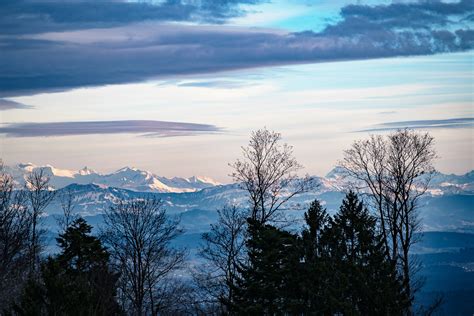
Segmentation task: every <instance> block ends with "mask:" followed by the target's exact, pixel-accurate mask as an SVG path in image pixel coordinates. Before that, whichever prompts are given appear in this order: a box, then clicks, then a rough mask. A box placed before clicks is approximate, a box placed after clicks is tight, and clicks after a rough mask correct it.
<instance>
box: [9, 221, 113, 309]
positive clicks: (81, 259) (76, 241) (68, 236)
mask: <svg viewBox="0 0 474 316" xmlns="http://www.w3.org/2000/svg"><path fill="white" fill-rule="evenodd" d="M91 229H92V227H91V226H90V225H88V224H87V223H86V221H85V220H84V219H82V218H79V219H77V220H75V221H74V222H73V223H72V224H71V225H70V226H69V227H68V228H67V229H66V231H65V232H64V233H63V234H61V235H59V238H57V239H56V240H57V242H58V245H59V247H60V248H61V253H60V254H59V255H57V256H56V257H54V258H53V257H49V258H48V259H47V260H46V262H45V263H43V265H42V267H41V281H40V282H37V281H35V280H31V281H30V283H29V284H28V286H27V287H26V288H25V292H24V295H23V297H22V300H21V302H20V304H19V305H18V306H17V307H16V312H17V313H18V314H23V315H31V314H35V315H37V314H39V315H42V314H49V315H116V314H120V308H119V306H118V304H117V302H116V297H115V294H116V282H117V279H118V275H117V274H115V273H113V272H111V271H110V268H109V253H108V252H107V250H106V249H105V248H104V247H103V246H102V244H101V242H100V240H99V239H98V238H97V237H94V236H91V235H90V233H91Z"/></svg>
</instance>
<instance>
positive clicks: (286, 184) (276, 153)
mask: <svg viewBox="0 0 474 316" xmlns="http://www.w3.org/2000/svg"><path fill="white" fill-rule="evenodd" d="M280 141H281V135H280V134H279V133H276V132H272V131H269V130H267V129H266V128H264V129H261V130H258V131H255V132H252V135H251V137H250V142H249V145H248V146H247V147H242V153H243V160H240V159H238V160H237V161H236V162H234V163H233V164H230V166H231V167H232V168H233V169H234V171H233V173H232V174H231V176H232V178H233V179H234V180H235V181H236V182H238V183H239V184H240V185H241V186H242V188H243V189H244V190H246V191H247V192H248V194H249V200H250V217H251V218H252V219H253V220H254V221H259V222H260V223H262V224H264V223H267V222H268V221H270V220H274V219H275V218H276V217H277V216H278V215H281V214H279V211H280V209H281V208H282V206H283V205H284V204H285V203H286V202H288V201H289V200H290V199H291V198H293V197H294V196H295V195H297V194H300V193H303V192H305V191H307V190H308V189H309V188H310V187H311V184H312V181H311V179H310V178H308V177H305V178H298V177H297V174H296V172H297V171H298V170H300V169H301V168H302V166H301V165H300V164H299V163H298V162H297V161H296V159H295V158H294V157H293V148H292V147H291V146H289V145H287V144H283V145H282V144H280Z"/></svg>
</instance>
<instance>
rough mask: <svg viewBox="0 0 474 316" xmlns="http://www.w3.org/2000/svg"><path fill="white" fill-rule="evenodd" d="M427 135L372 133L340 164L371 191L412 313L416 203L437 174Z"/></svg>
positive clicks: (387, 250) (386, 243)
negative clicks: (412, 253) (384, 135)
mask: <svg viewBox="0 0 474 316" xmlns="http://www.w3.org/2000/svg"><path fill="white" fill-rule="evenodd" d="M433 143H434V140H433V137H431V136H430V135H429V134H428V133H420V132H415V131H412V130H408V129H405V130H399V131H397V132H394V133H392V134H389V135H388V136H386V137H383V136H375V135H372V136H371V137H370V138H369V139H367V140H362V141H357V142H355V143H354V144H353V145H352V147H351V148H350V149H348V150H346V151H345V155H344V159H343V161H342V162H341V166H342V167H343V168H344V169H345V171H346V172H347V174H348V175H349V176H351V177H352V178H354V179H356V180H358V183H357V185H358V184H363V185H362V187H361V189H367V190H368V192H369V193H370V197H371V199H372V202H373V206H374V208H375V210H376V212H377V214H378V216H377V217H378V218H377V219H378V221H379V222H380V228H381V233H382V240H383V242H384V243H385V250H386V256H387V257H388V258H389V259H390V260H391V261H392V262H393V264H394V265H395V266H396V268H397V269H398V271H399V273H400V275H401V276H402V280H403V288H404V291H405V295H406V296H407V297H408V299H409V300H410V304H409V306H408V308H407V313H412V312H413V311H412V307H411V306H412V302H413V299H414V293H415V292H416V291H417V290H418V288H419V286H420V284H418V282H417V281H416V279H414V278H413V277H414V274H415V273H416V272H417V270H418V267H417V263H416V262H414V261H413V260H412V257H411V256H410V249H411V246H412V245H413V244H414V243H415V242H416V241H417V239H416V236H417V235H416V234H415V233H416V232H417V231H419V228H420V227H419V221H418V217H417V207H418V201H419V199H420V197H421V196H423V194H424V193H425V192H426V190H427V189H428V186H429V183H430V180H431V177H432V175H433V173H434V167H433V160H434V159H435V157H436V153H435V151H434V148H433Z"/></svg>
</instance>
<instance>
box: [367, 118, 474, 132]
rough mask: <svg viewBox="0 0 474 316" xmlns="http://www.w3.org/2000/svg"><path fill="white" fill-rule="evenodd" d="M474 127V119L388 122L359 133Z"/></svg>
mask: <svg viewBox="0 0 474 316" xmlns="http://www.w3.org/2000/svg"><path fill="white" fill-rule="evenodd" d="M466 127H474V118H471V117H468V118H452V119H444V120H418V121H402V122H388V123H382V124H379V125H376V126H374V127H373V128H369V129H365V130H361V131H359V132H376V131H389V130H397V129H404V128H410V129H433V128H466Z"/></svg>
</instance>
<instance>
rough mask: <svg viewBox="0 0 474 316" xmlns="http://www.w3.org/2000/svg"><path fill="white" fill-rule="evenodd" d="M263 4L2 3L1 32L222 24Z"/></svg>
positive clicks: (249, 0)
mask: <svg viewBox="0 0 474 316" xmlns="http://www.w3.org/2000/svg"><path fill="white" fill-rule="evenodd" d="M259 2H260V0H219V1H215V0H200V1H185V0H165V1H161V2H159V3H156V2H155V3H153V2H143V1H136V2H128V1H125V0H86V1H79V0H68V1H58V0H49V1H36V0H2V2H0V30H1V31H0V32H1V33H3V34H36V33H44V32H51V31H55V32H60V31H67V30H77V29H87V28H104V27H116V26H121V25H125V24H129V23H137V22H143V21H161V22H189V21H191V22H207V23H209V22H211V23H223V22H224V21H226V20H227V19H229V18H232V17H236V16H240V15H242V14H244V11H242V10H241V9H239V7H238V6H239V5H240V4H257V3H259Z"/></svg>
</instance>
